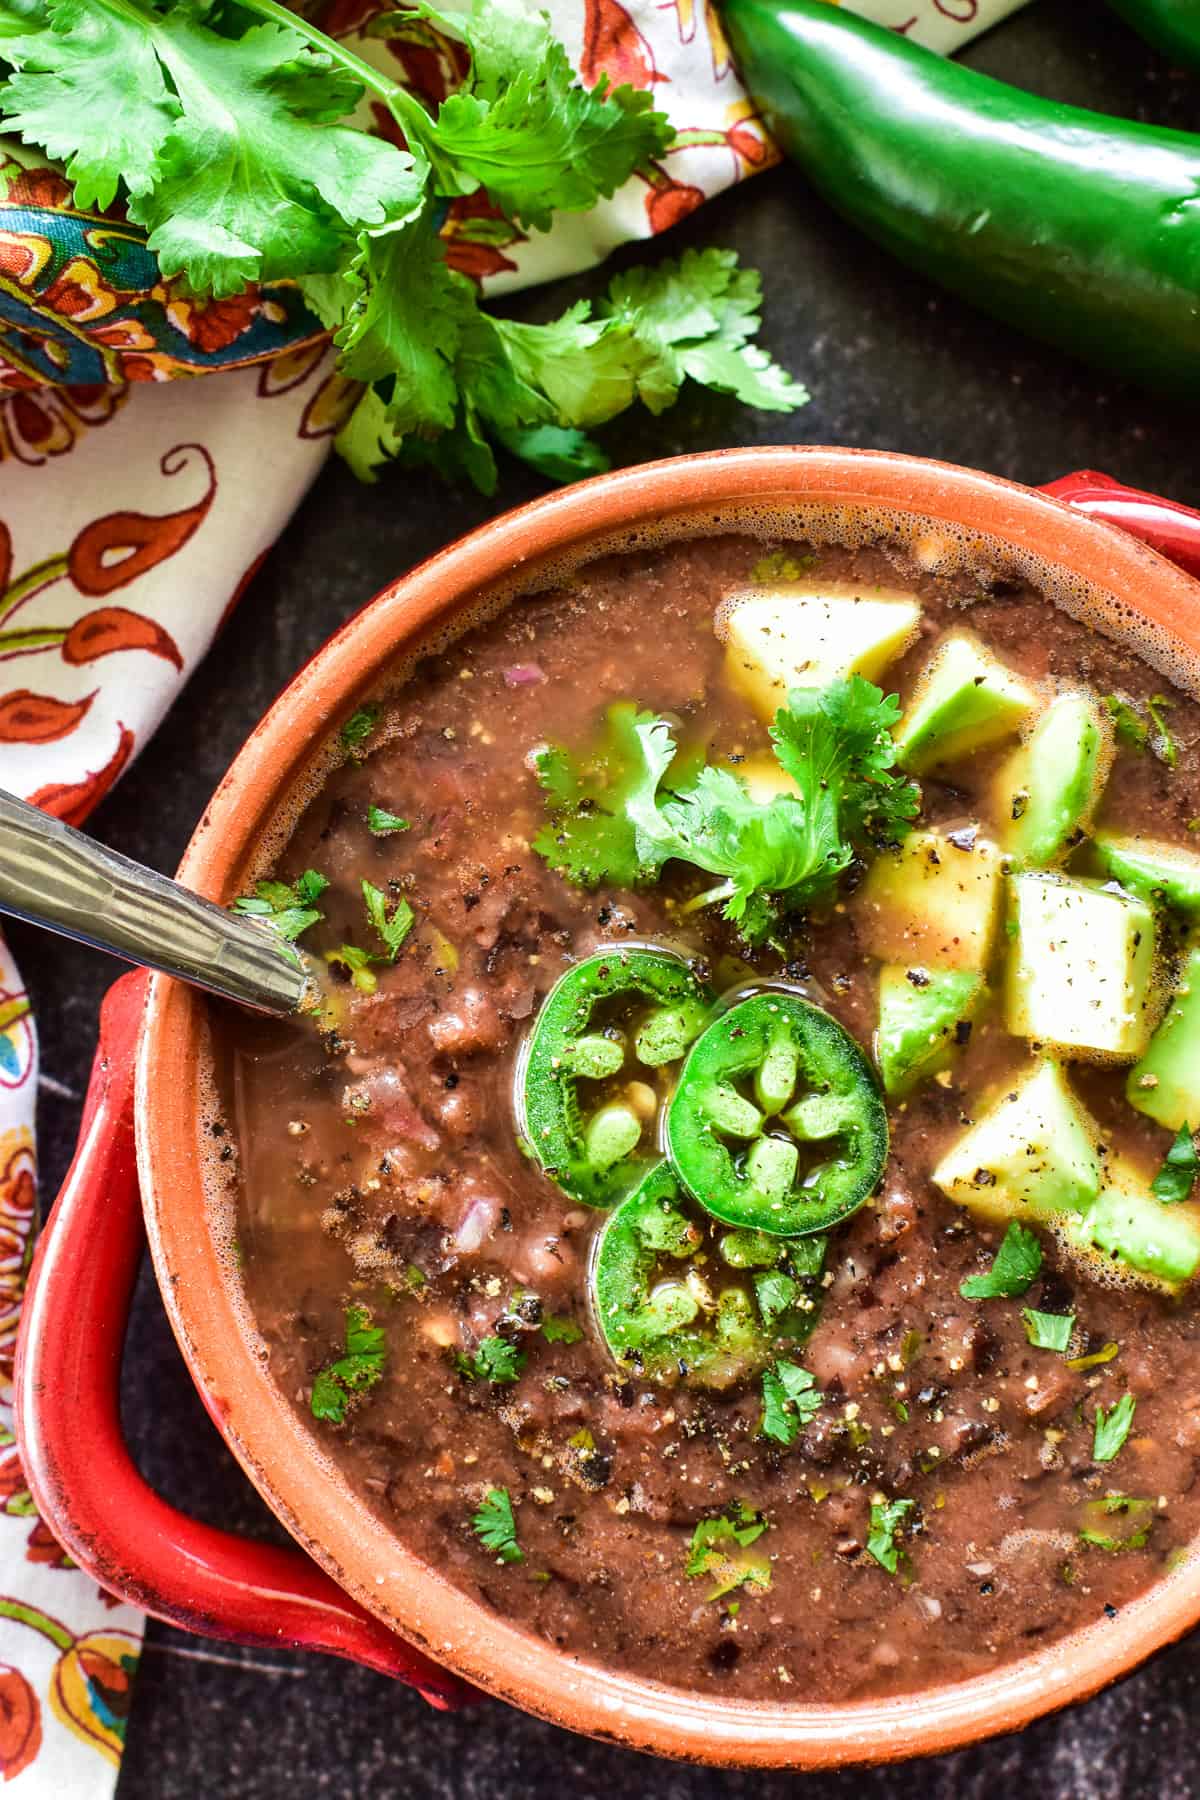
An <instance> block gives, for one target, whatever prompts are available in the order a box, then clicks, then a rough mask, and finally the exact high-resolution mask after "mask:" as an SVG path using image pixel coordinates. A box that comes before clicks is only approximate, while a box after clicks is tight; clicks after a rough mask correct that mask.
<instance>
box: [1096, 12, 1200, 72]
mask: <svg viewBox="0 0 1200 1800" xmlns="http://www.w3.org/2000/svg"><path fill="white" fill-rule="evenodd" d="M1108 3H1109V5H1110V6H1111V7H1112V9H1113V11H1114V12H1115V13H1120V15H1121V17H1122V18H1123V19H1124V20H1125V21H1126V23H1127V24H1129V25H1132V26H1133V29H1134V30H1135V31H1136V32H1137V33H1138V34H1139V35H1140V36H1141V37H1144V38H1145V40H1146V42H1147V43H1148V44H1153V45H1154V47H1155V49H1156V50H1161V51H1162V52H1163V54H1164V56H1169V57H1170V58H1171V59H1172V61H1173V62H1177V63H1182V64H1183V66H1184V67H1185V68H1191V69H1200V8H1198V7H1197V5H1196V0H1108Z"/></svg>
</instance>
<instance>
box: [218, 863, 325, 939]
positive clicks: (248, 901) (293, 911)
mask: <svg viewBox="0 0 1200 1800" xmlns="http://www.w3.org/2000/svg"><path fill="white" fill-rule="evenodd" d="M328 886H329V883H328V881H326V879H325V877H324V875H318V874H317V871H316V870H315V869H305V871H304V873H303V875H299V876H297V878H296V880H295V881H294V882H292V883H291V885H290V886H289V884H288V883H287V882H286V881H256V882H255V884H254V892H253V894H241V895H239V896H238V898H237V899H236V900H235V901H234V903H233V906H232V908H231V911H233V912H235V913H240V914H241V915H243V916H244V917H246V918H253V919H265V920H267V922H268V923H269V924H270V926H271V929H272V931H277V932H278V933H279V935H280V937H284V938H286V939H287V940H288V942H289V943H294V942H295V940H296V939H297V938H298V937H299V936H300V933H301V932H302V931H307V930H308V928H309V926H310V925H316V924H317V923H318V921H319V920H321V919H323V918H324V917H325V914H324V913H323V912H320V911H319V910H318V908H317V906H316V905H315V902H316V901H317V900H319V899H320V897H321V895H322V894H323V893H324V892H325V889H326V888H327V887H328Z"/></svg>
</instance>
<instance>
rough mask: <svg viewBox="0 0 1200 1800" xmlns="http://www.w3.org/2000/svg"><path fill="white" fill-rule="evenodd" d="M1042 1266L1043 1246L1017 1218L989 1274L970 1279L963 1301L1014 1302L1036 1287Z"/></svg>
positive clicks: (962, 1289)
mask: <svg viewBox="0 0 1200 1800" xmlns="http://www.w3.org/2000/svg"><path fill="white" fill-rule="evenodd" d="M1041 1266H1042V1246H1041V1244H1040V1243H1039V1242H1038V1240H1037V1238H1036V1237H1035V1236H1034V1234H1033V1232H1032V1231H1030V1230H1029V1229H1028V1228H1027V1227H1026V1226H1024V1225H1018V1224H1017V1222H1016V1220H1015V1219H1014V1221H1013V1223H1012V1224H1011V1225H1010V1226H1009V1228H1008V1230H1007V1231H1006V1232H1005V1234H1004V1237H1003V1239H1002V1240H1001V1244H1000V1248H999V1250H997V1252H996V1254H995V1257H994V1258H993V1260H992V1266H991V1268H990V1269H989V1270H988V1271H987V1274H986V1275H971V1276H968V1278H967V1280H966V1281H964V1282H963V1283H962V1284H961V1286H960V1287H959V1290H958V1291H959V1293H960V1294H961V1295H962V1297H963V1299H964V1300H1014V1299H1016V1297H1017V1295H1018V1294H1023V1293H1025V1292H1026V1290H1027V1289H1028V1288H1031V1287H1032V1286H1033V1284H1034V1282H1035V1281H1036V1280H1037V1277H1038V1274H1039V1271H1040V1270H1041Z"/></svg>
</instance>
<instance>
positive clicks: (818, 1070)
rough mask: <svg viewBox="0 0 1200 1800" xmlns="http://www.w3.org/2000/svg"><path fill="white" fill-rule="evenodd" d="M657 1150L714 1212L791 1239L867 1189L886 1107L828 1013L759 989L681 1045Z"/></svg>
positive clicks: (877, 1168) (883, 1134)
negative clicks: (663, 1150)
mask: <svg viewBox="0 0 1200 1800" xmlns="http://www.w3.org/2000/svg"><path fill="white" fill-rule="evenodd" d="M789 1081H790V1085H789ZM785 1089H786V1091H784V1090H785ZM752 1094H753V1096H754V1098H753V1099H752V1098H751V1095H752ZM812 1146H816V1152H815V1157H814V1149H813V1148H812ZM667 1152H668V1155H669V1156H670V1159H671V1163H672V1166H673V1167H674V1169H675V1172H676V1174H677V1175H678V1176H679V1178H680V1180H681V1181H682V1182H683V1184H684V1186H685V1187H686V1188H687V1189H688V1191H689V1192H690V1193H691V1194H692V1195H693V1197H694V1198H695V1199H696V1200H697V1201H698V1202H699V1204H700V1205H701V1206H702V1207H704V1209H705V1210H706V1211H707V1212H709V1213H711V1214H712V1216H713V1217H714V1218H715V1219H720V1220H722V1221H723V1223H725V1224H727V1225H734V1226H739V1227H742V1228H744V1229H747V1230H750V1231H760V1232H766V1233H768V1234H769V1235H771V1236H776V1237H792V1236H802V1235H806V1234H807V1233H809V1232H815V1231H828V1230H829V1228H830V1227H831V1226H833V1225H836V1224H837V1223H838V1222H839V1221H840V1220H842V1219H845V1218H848V1217H849V1215H850V1214H851V1213H853V1212H856V1211H857V1210H858V1208H859V1207H860V1206H861V1205H862V1204H863V1201H864V1200H866V1199H867V1197H868V1195H869V1194H870V1193H871V1192H872V1191H873V1189H874V1188H875V1186H876V1184H877V1183H878V1181H879V1177H880V1175H881V1174H882V1173H883V1166H884V1163H885V1162H886V1160H887V1152H888V1126H887V1113H886V1111H885V1109H884V1103H883V1099H882V1097H881V1095H880V1092H879V1087H878V1083H877V1081H876V1078H875V1074H874V1071H873V1070H872V1068H871V1065H870V1063H869V1062H868V1060H867V1058H866V1056H865V1055H864V1054H863V1052H862V1050H860V1048H859V1046H858V1045H857V1044H856V1043H855V1041H854V1039H853V1038H852V1037H851V1036H850V1035H849V1033H848V1032H847V1031H845V1030H844V1029H843V1028H842V1026H841V1025H839V1024H838V1022H837V1020H836V1019H833V1018H831V1017H830V1015H829V1014H828V1013H826V1012H822V1011H821V1009H820V1007H817V1006H813V1005H811V1004H810V1003H809V1002H808V1001H807V1000H801V999H800V998H799V997H798V996H796V995H794V994H784V993H776V992H774V991H767V992H763V993H760V994H754V995H752V996H751V997H750V998H749V999H748V1000H743V1001H741V1002H740V1003H739V1004H738V1005H737V1006H734V1007H731V1008H730V1009H729V1011H728V1012H726V1013H723V1014H721V1016H720V1017H719V1018H717V1019H715V1020H714V1021H713V1023H712V1024H711V1025H709V1026H708V1027H707V1029H706V1030H705V1031H704V1032H703V1033H702V1034H701V1035H700V1037H699V1038H697V1040H696V1042H695V1043H694V1044H693V1045H692V1048H691V1049H690V1050H689V1052H688V1055H687V1060H686V1061H685V1062H684V1065H683V1068H682V1070H681V1072H680V1076H679V1082H678V1086H677V1087H676V1090H675V1094H674V1097H673V1098H672V1100H671V1103H670V1106H669V1108H668V1110H667Z"/></svg>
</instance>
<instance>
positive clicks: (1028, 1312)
mask: <svg viewBox="0 0 1200 1800" xmlns="http://www.w3.org/2000/svg"><path fill="white" fill-rule="evenodd" d="M1021 1317H1022V1319H1023V1320H1024V1321H1025V1336H1026V1337H1027V1338H1028V1339H1029V1341H1030V1343H1031V1344H1032V1345H1033V1347H1034V1349H1035V1350H1057V1351H1059V1352H1060V1353H1061V1352H1062V1351H1063V1350H1065V1349H1066V1348H1067V1346H1068V1344H1069V1343H1070V1342H1071V1333H1072V1332H1073V1331H1074V1329H1075V1314H1074V1313H1044V1312H1035V1310H1034V1309H1033V1307H1032V1306H1023V1307H1022V1308H1021Z"/></svg>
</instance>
